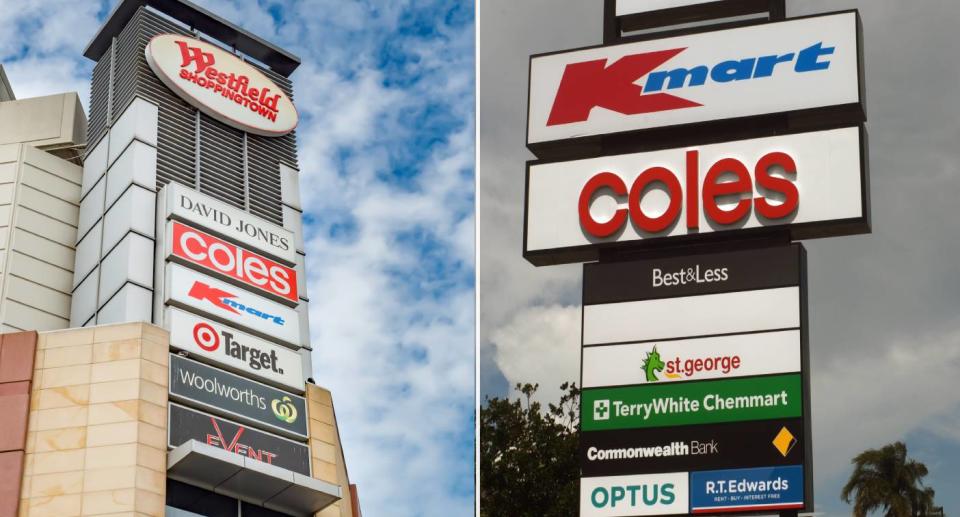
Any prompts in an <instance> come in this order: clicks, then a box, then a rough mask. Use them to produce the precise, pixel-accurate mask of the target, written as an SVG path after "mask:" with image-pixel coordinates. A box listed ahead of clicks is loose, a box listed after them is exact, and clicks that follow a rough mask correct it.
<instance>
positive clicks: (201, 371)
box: [169, 354, 308, 440]
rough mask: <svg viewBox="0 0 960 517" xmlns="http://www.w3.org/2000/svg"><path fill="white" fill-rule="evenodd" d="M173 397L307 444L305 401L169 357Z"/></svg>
mask: <svg viewBox="0 0 960 517" xmlns="http://www.w3.org/2000/svg"><path fill="white" fill-rule="evenodd" d="M169 371H170V383H169V386H170V397H171V398H173V399H176V400H180V401H183V402H186V403H188V405H193V406H198V407H199V408H200V409H204V410H206V411H210V412H212V413H219V414H223V415H225V416H228V417H230V418H235V419H237V420H240V421H244V422H246V423H249V424H252V425H254V426H257V427H262V428H266V429H267V430H269V431H274V432H279V433H280V434H284V435H288V436H291V437H293V438H299V439H303V440H306V439H307V437H308V435H307V402H306V399H304V398H303V397H300V396H297V395H293V394H290V393H287V392H284V391H281V390H278V389H276V388H272V387H270V386H267V385H266V384H261V383H259V382H256V381H252V380H249V379H246V378H244V377H241V376H239V375H234V374H232V373H228V372H225V371H223V370H220V369H218V368H214V367H212V366H207V365H205V364H203V363H199V362H197V361H193V360H190V359H187V358H185V357H180V356H179V355H176V354H170V368H169Z"/></svg>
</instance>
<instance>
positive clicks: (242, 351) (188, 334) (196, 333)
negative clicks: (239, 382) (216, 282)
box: [164, 307, 304, 393]
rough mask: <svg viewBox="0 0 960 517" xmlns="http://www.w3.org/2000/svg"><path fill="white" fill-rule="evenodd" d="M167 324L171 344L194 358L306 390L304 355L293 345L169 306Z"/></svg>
mask: <svg viewBox="0 0 960 517" xmlns="http://www.w3.org/2000/svg"><path fill="white" fill-rule="evenodd" d="M164 324H165V326H166V328H167V330H169V331H170V346H171V347H173V348H175V349H178V350H183V351H185V352H188V353H189V354H190V357H193V358H195V359H199V360H201V361H204V362H208V363H213V364H215V365H218V366H222V367H224V368H226V369H229V370H231V371H234V372H236V373H240V374H242V375H246V376H249V377H251V378H254V379H258V380H262V381H264V382H266V383H269V384H272V385H274V386H280V387H285V388H289V389H292V390H294V391H296V392H298V393H303V391H304V378H303V358H302V357H301V356H300V354H299V353H297V352H295V351H293V350H291V349H289V348H286V347H284V346H281V345H278V344H276V343H273V342H271V341H267V340H265V339H261V338H258V337H255V336H252V335H250V334H247V333H246V332H241V331H239V330H237V329H234V328H232V327H229V326H227V325H223V324H222V323H219V322H217V321H214V320H211V319H209V318H203V317H200V316H197V315H195V314H191V313H189V312H185V311H182V310H179V309H175V308H173V307H167V308H166V311H165V314H164Z"/></svg>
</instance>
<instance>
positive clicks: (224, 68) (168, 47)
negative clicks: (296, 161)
mask: <svg viewBox="0 0 960 517" xmlns="http://www.w3.org/2000/svg"><path fill="white" fill-rule="evenodd" d="M145 54H146V58H147V64H149V65H150V68H151V69H152V70H153V73H155V74H156V75H157V77H158V78H160V80H161V81H162V82H163V84H165V85H167V87H168V88H170V89H171V90H173V91H174V92H175V93H176V94H177V95H179V96H180V97H181V98H183V99H184V100H185V101H187V102H189V103H190V104H192V105H193V106H194V107H196V108H197V109H199V110H200V111H202V112H204V113H206V114H207V115H209V116H211V117H213V118H215V119H217V120H219V121H220V122H223V123H224V124H227V125H230V126H233V127H235V128H237V129H241V130H243V131H247V132H249V133H254V134H257V135H263V136H282V135H285V134H287V133H289V132H290V131H293V129H294V128H295V127H297V120H298V118H299V117H298V115H297V110H296V108H295V107H294V106H293V102H292V101H291V100H290V98H289V97H287V95H286V94H285V93H283V91H282V90H281V89H280V88H279V87H278V86H277V85H276V84H274V82H273V81H271V80H270V79H268V78H267V76H266V75H264V74H263V73H262V72H260V71H259V70H257V69H256V68H254V67H253V66H251V65H249V64H247V63H244V62H243V61H242V60H240V59H239V58H238V57H236V56H234V55H233V54H230V53H229V52H227V51H225V50H223V49H221V48H220V47H218V46H216V45H212V44H210V43H207V42H205V41H200V40H198V39H194V38H190V37H187V36H182V35H179V34H160V35H158V36H154V38H153V39H151V40H150V43H149V44H147V46H146V50H145Z"/></svg>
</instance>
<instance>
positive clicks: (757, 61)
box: [547, 42, 834, 126]
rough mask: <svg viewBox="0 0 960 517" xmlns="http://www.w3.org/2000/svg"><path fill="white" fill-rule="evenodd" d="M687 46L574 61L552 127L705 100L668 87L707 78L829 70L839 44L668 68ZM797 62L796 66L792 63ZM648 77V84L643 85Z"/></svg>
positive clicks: (726, 79) (553, 112)
mask: <svg viewBox="0 0 960 517" xmlns="http://www.w3.org/2000/svg"><path fill="white" fill-rule="evenodd" d="M684 50H686V48H675V49H670V50H661V51H656V52H644V53H641V54H632V55H627V56H624V57H621V58H620V59H618V60H616V61H614V62H613V63H609V64H608V63H607V61H608V60H607V59H597V60H592V61H584V62H581V63H570V64H568V65H567V66H566V68H565V69H564V72H563V77H562V78H561V80H560V86H559V88H558V90H557V95H556V97H555V98H554V101H553V107H552V108H551V110H550V117H549V118H548V119H547V126H557V125H562V124H571V123H575V122H584V121H586V120H588V119H589V118H590V112H591V110H592V109H593V108H606V109H608V110H610V111H614V112H617V113H621V114H624V115H639V114H642V113H654V112H658V111H669V110H676V109H683V108H696V107H699V106H702V104H700V103H697V102H694V101H691V100H688V99H684V98H683V97H680V96H677V95H673V94H670V93H663V91H664V90H681V89H684V88H695V87H697V86H703V85H705V84H707V82H708V81H709V82H712V83H729V82H734V81H749V80H757V79H763V78H765V77H772V76H773V75H774V74H782V73H790V71H792V72H794V73H797V74H802V73H809V72H816V71H819V70H826V69H828V68H830V61H829V59H827V58H826V56H829V55H831V54H833V52H834V47H824V46H823V42H818V43H815V44H813V45H811V46H809V47H807V48H804V49H802V50H800V51H798V52H788V53H786V54H782V55H776V54H774V55H767V56H752V57H742V58H738V59H730V60H724V61H721V62H719V63H705V64H702V65H698V66H692V67H680V68H669V67H663V66H662V65H664V64H665V63H666V62H667V61H669V60H670V59H671V58H673V57H674V56H676V55H678V54H680V53H681V52H683V51H684ZM791 65H792V66H791ZM643 77H646V81H645V82H644V84H642V85H641V84H637V81H639V80H640V79H641V78H643Z"/></svg>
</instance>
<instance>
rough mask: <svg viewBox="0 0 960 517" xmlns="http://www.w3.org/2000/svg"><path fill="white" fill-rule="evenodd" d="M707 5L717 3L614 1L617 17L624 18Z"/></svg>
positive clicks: (712, 0)
mask: <svg viewBox="0 0 960 517" xmlns="http://www.w3.org/2000/svg"><path fill="white" fill-rule="evenodd" d="M709 3H718V2H717V1H716V0H616V4H617V9H616V13H617V16H626V15H628V14H637V13H649V12H653V11H660V10H663V9H674V8H677V7H689V6H691V5H703V4H709Z"/></svg>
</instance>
